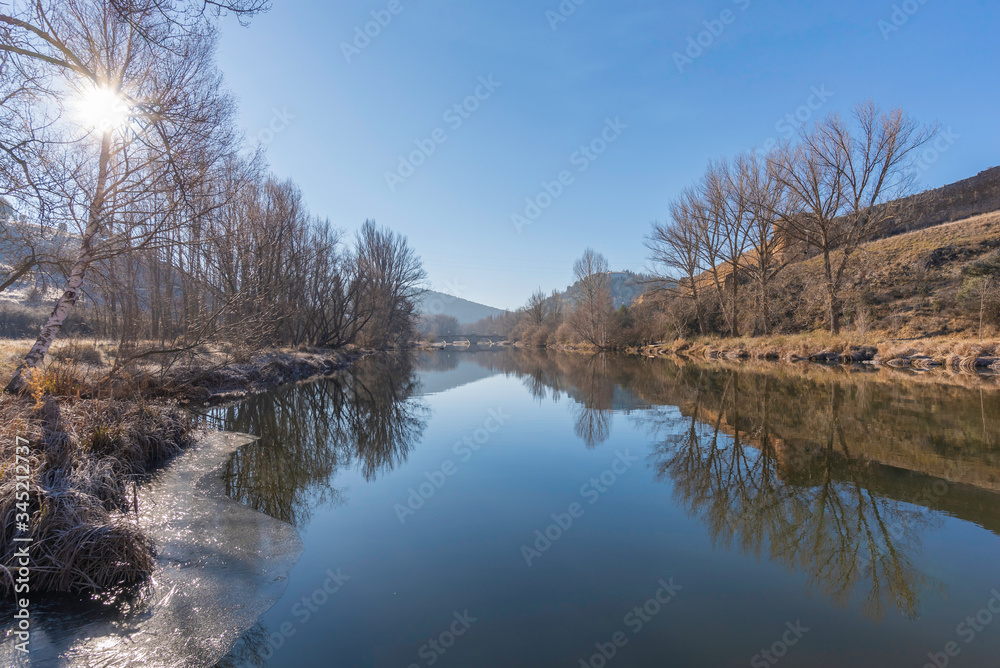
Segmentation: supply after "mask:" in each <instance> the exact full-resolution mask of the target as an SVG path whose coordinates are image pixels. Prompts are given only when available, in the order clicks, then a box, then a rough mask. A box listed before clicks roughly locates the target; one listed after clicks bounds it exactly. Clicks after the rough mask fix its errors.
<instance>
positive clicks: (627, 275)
mask: <svg viewBox="0 0 1000 668" xmlns="http://www.w3.org/2000/svg"><path fill="white" fill-rule="evenodd" d="M608 274H609V277H610V282H611V301H612V303H613V304H614V306H615V308H618V307H620V306H631V305H632V302H634V301H635V300H636V299H638V298H639V296H640V295H642V293H644V292H646V291H647V290H649V289H650V287H651V286H650V285H649V284H648V283H647V281H649V280H650V277H648V276H644V275H643V274H635V273H632V272H631V271H611V272H608ZM579 292H580V286H579V283H574V284H573V285H571V286H569V287H568V288H566V290H565V292H562V293H561V295H560V296H561V297H562V298H563V299H564V300H566V301H568V302H569V303H571V304H572V303H575V302H576V298H577V295H578V294H579Z"/></svg>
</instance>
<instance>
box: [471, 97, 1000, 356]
mask: <svg viewBox="0 0 1000 668" xmlns="http://www.w3.org/2000/svg"><path fill="white" fill-rule="evenodd" d="M936 134H937V128H936V127H932V126H926V125H922V124H920V123H918V122H917V121H916V120H914V119H913V118H911V117H910V116H908V115H907V114H905V113H904V112H903V111H902V110H899V109H894V110H890V111H885V110H882V109H880V108H879V107H877V106H876V105H875V104H874V103H872V102H868V103H864V104H861V105H858V106H857V107H855V109H854V110H853V113H852V114H851V115H850V116H849V117H846V118H845V117H843V116H841V115H837V114H832V115H830V116H828V117H826V118H825V119H823V120H821V121H820V122H818V123H817V124H816V125H815V126H813V127H812V128H807V129H805V130H804V131H803V132H802V133H801V135H800V136H799V137H798V139H797V140H796V141H793V142H788V143H786V144H784V145H782V146H780V147H778V148H775V149H773V150H771V151H769V152H767V153H762V152H758V151H755V150H754V151H748V152H745V153H742V154H740V155H738V156H736V157H734V158H732V159H722V160H717V161H714V162H712V163H711V164H710V165H709V166H708V168H707V169H706V171H705V173H704V174H703V175H702V177H701V178H699V179H698V180H697V181H696V182H695V183H694V184H693V185H691V186H689V187H688V188H686V189H684V190H683V191H682V192H681V194H680V195H679V196H678V197H677V198H675V199H674V200H673V201H672V202H671V203H670V205H669V217H668V218H667V220H666V221H663V222H655V223H653V225H652V229H651V231H650V234H649V235H648V237H647V238H646V240H645V243H646V247H647V249H648V250H649V260H650V262H651V264H652V266H653V267H654V272H653V277H652V278H650V279H648V280H647V287H648V290H647V291H646V292H645V294H643V295H642V296H641V297H640V298H639V299H637V300H636V301H635V302H633V303H632V304H631V305H628V306H623V307H621V308H618V309H614V308H611V306H610V300H609V298H608V294H607V292H608V290H607V275H608V267H607V262H606V261H605V260H604V259H603V257H601V256H600V255H599V254H597V253H595V252H593V251H588V252H587V253H586V254H585V255H584V257H583V258H581V260H579V261H578V262H577V264H576V267H575V275H576V278H577V280H578V282H579V286H580V290H579V294H578V295H577V298H576V299H574V300H573V301H571V302H569V303H564V302H560V301H559V300H558V299H557V298H555V297H547V296H545V295H544V294H542V293H541V292H537V293H536V294H534V295H533V296H532V297H531V299H530V300H529V301H528V303H527V304H526V305H525V306H524V307H523V308H522V309H520V310H519V311H517V312H515V313H512V314H508V315H506V316H501V317H498V318H492V319H488V320H486V321H482V322H480V323H477V324H476V325H475V326H474V328H473V331H474V332H475V333H480V334H491V333H494V334H505V335H509V336H511V337H512V338H513V339H514V340H517V341H520V342H521V343H522V344H524V345H532V346H546V345H574V344H585V345H589V346H593V347H597V348H625V347H630V346H636V345H642V344H645V343H652V342H656V341H662V340H665V339H675V338H681V337H688V336H697V335H702V336H706V335H720V336H732V337H739V336H745V335H753V336H762V335H768V334H772V333H776V332H781V333H792V332H797V331H802V330H809V331H811V330H812V329H814V328H815V327H816V326H817V325H820V324H822V325H823V326H825V327H826V328H827V329H828V330H829V331H830V332H831V333H833V334H838V333H839V332H840V331H841V328H842V326H843V322H844V318H845V314H846V315H849V316H850V317H851V318H852V319H853V320H855V322H856V323H857V322H859V321H860V323H861V325H863V326H865V327H868V326H870V324H871V323H866V322H864V319H865V313H864V311H863V309H862V308H861V306H863V305H861V304H855V303H852V300H856V299H857V297H858V293H859V291H858V290H857V289H856V288H857V287H858V286H857V281H858V276H863V275H864V272H863V271H859V265H860V264H861V263H862V261H863V255H864V253H863V252H862V247H863V245H864V244H865V243H867V242H869V241H872V240H874V239H876V238H878V237H880V236H882V235H885V234H887V233H889V231H890V230H892V229H895V228H897V227H899V226H900V225H901V224H903V223H905V221H906V218H907V216H908V215H909V214H910V212H909V211H908V209H907V207H908V206H909V205H910V204H911V203H912V199H911V200H907V199H905V197H906V195H908V194H910V193H911V192H912V190H913V186H914V183H915V180H916V178H917V176H918V175H919V174H918V170H917V164H918V162H919V159H920V152H921V149H922V148H923V147H925V146H926V145H927V144H928V142H930V141H932V140H933V139H934V137H935V136H936ZM812 258H818V259H817V260H816V262H814V263H810V265H809V267H810V268H809V269H808V270H807V271H803V270H802V269H801V268H802V266H803V265H802V262H803V261H804V260H808V259H812ZM868 261H870V259H869V260H868ZM793 265H797V266H795V267H794V268H791V267H792V266H793ZM817 267H818V269H817ZM998 278H1000V277H998ZM970 280H974V281H975V280H981V279H979V278H977V277H972V278H971V279H970ZM984 289H985V288H984ZM980 292H982V290H980ZM976 294H977V295H978V294H979V292H977V293H976ZM820 304H822V310H821V311H820V309H819V308H817V307H818V305H820ZM983 308H985V307H983V306H982V304H980V303H979V302H977V303H976V312H977V314H982V313H984V312H985V311H984V310H983ZM814 314H818V319H817V318H816V317H814ZM861 325H859V326H861Z"/></svg>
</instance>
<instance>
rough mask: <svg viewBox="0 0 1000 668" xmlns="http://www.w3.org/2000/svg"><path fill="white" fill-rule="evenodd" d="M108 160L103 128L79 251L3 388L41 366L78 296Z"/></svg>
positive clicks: (97, 224)
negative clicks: (42, 323)
mask: <svg viewBox="0 0 1000 668" xmlns="http://www.w3.org/2000/svg"><path fill="white" fill-rule="evenodd" d="M110 161H111V132H110V131H108V132H105V133H104V137H103V139H102V141H101V158H100V162H99V164H98V171H97V188H96V189H95V191H94V198H93V199H92V200H91V201H90V210H89V211H88V214H87V228H86V230H84V233H83V238H82V239H81V241H80V251H79V254H78V255H77V258H76V262H75V263H74V264H73V269H72V271H70V274H69V280H67V282H66V290H65V291H64V292H63V294H62V296H61V297H59V300H58V301H57V302H56V306H55V308H54V309H53V310H52V315H50V316H49V319H48V321H46V323H45V326H44V327H42V331H41V333H40V334H39V335H38V340H37V341H35V345H33V346H32V347H31V350H30V351H29V352H28V354H27V355H25V357H24V361H23V362H21V365H20V366H19V367H18V368H17V371H16V372H15V373H14V377H13V378H12V379H11V381H10V383H8V384H7V387H6V388H5V390H4V391H5V392H8V393H11V394H19V393H21V392H23V391H24V390H25V387H26V386H27V381H28V376H29V375H30V373H31V372H32V371H34V370H35V369H37V368H38V367H39V366H41V364H42V362H43V361H44V360H45V355H46V354H47V353H48V352H49V348H50V347H51V346H52V343H53V342H54V341H55V339H56V337H57V336H58V335H59V332H60V331H61V330H62V327H63V323H65V322H66V318H68V317H69V315H70V313H71V312H72V311H73V307H74V306H75V305H76V301H77V299H78V298H79V296H80V290H81V289H82V287H83V279H84V276H85V275H86V273H87V269H88V268H89V267H90V263H91V262H92V261H93V257H94V250H93V245H94V239H95V238H96V237H97V235H98V234H99V233H100V231H101V227H102V224H103V222H104V215H105V204H106V196H107V192H106V188H107V183H108V173H109V163H110Z"/></svg>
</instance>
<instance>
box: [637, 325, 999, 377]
mask: <svg viewBox="0 0 1000 668" xmlns="http://www.w3.org/2000/svg"><path fill="white" fill-rule="evenodd" d="M635 352H638V353H640V354H643V355H646V356H647V357H663V356H681V357H692V358H703V359H729V360H761V361H784V362H820V363H825V364H871V365H875V366H889V367H894V368H901V369H903V368H909V369H919V370H926V369H934V368H944V369H951V370H958V371H969V372H977V371H984V370H985V371H991V370H997V371H1000V341H996V340H986V341H982V342H980V341H977V340H969V339H954V338H948V337H928V338H921V339H913V340H900V339H891V338H886V337H881V336H879V335H876V334H870V335H865V336H860V335H841V336H835V335H830V334H799V335H789V336H772V337H752V338H751V337H747V338H738V339H715V338H704V339H694V340H685V339H679V340H677V341H673V342H670V343H659V344H653V345H648V346H643V347H641V348H638V349H636V351H635Z"/></svg>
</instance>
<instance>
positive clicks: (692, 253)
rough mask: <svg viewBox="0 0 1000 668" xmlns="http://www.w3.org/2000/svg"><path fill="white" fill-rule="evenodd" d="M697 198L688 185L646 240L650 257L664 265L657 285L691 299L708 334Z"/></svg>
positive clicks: (656, 288) (666, 290) (699, 325)
mask: <svg viewBox="0 0 1000 668" xmlns="http://www.w3.org/2000/svg"><path fill="white" fill-rule="evenodd" d="M696 198H697V194H696V193H695V192H694V191H693V190H692V189H687V190H685V191H684V192H683V193H682V194H681V196H680V197H679V198H677V199H675V200H674V201H672V202H671V203H670V219H669V221H668V222H666V223H659V222H654V223H653V225H652V230H651V231H650V234H649V236H647V237H646V241H645V244H646V248H647V249H649V252H650V259H651V260H652V261H653V263H654V265H656V266H658V267H660V269H657V270H656V271H655V274H656V279H655V282H654V285H655V286H656V287H655V288H654V289H655V290H658V291H660V292H668V293H671V294H678V295H680V296H681V297H682V298H684V299H688V300H690V301H691V303H692V304H693V305H694V307H695V312H696V314H697V318H698V329H699V331H700V332H701V334H703V335H704V334H706V333H707V332H708V324H707V322H706V319H705V309H704V304H703V303H702V298H701V294H700V292H699V286H700V285H701V278H700V277H701V275H702V273H703V271H704V267H703V265H702V250H701V247H700V244H701V239H702V237H701V235H700V234H699V228H698V225H699V223H698V220H697V218H696V214H695V212H694V208H695V206H696V203H695V200H696Z"/></svg>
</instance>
